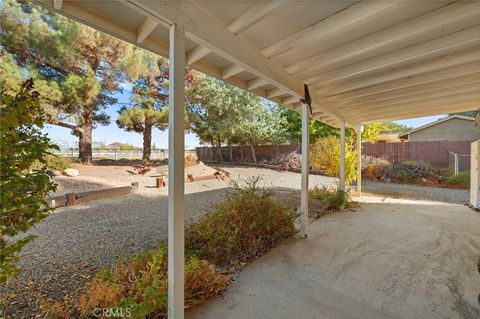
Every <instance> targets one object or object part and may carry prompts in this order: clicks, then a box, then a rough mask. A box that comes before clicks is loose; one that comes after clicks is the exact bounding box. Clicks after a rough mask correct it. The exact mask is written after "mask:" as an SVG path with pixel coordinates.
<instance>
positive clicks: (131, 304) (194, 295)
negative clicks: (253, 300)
mask: <svg viewBox="0 0 480 319" xmlns="http://www.w3.org/2000/svg"><path fill="white" fill-rule="evenodd" d="M167 266H168V252H167V247H166V245H165V244H161V245H159V246H158V248H157V249H156V250H154V251H148V252H143V253H141V254H138V255H136V256H134V257H133V258H131V259H130V260H121V261H120V262H119V263H118V264H117V266H116V267H115V268H114V269H113V270H103V271H101V272H99V273H98V274H97V275H96V276H95V278H94V279H93V280H92V282H91V283H90V284H89V285H88V286H87V292H86V293H85V295H84V296H82V298H81V301H80V305H79V308H80V311H81V313H82V314H83V315H84V316H91V315H93V314H94V313H93V312H94V311H95V309H107V308H108V309H113V310H112V311H113V312H115V311H116V312H117V313H119V312H121V311H123V313H129V314H131V317H132V318H166V317H167V295H168V291H167ZM229 283H230V278H229V277H228V276H226V275H223V274H221V273H219V272H217V271H216V270H215V268H214V267H213V266H212V265H210V264H209V263H208V262H207V261H205V260H200V259H198V258H197V257H195V256H189V257H186V260H185V306H186V307H191V306H195V305H198V304H200V303H203V302H204V301H205V300H206V299H207V298H209V297H211V296H214V295H218V294H220V293H221V292H223V291H224V290H225V289H226V287H227V286H228V285H229ZM120 310H121V311H120Z"/></svg>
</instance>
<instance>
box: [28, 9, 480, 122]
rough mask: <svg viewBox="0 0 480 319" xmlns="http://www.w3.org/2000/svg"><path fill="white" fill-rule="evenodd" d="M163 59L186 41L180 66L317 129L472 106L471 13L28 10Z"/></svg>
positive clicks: (476, 75) (475, 24) (478, 39)
mask: <svg viewBox="0 0 480 319" xmlns="http://www.w3.org/2000/svg"><path fill="white" fill-rule="evenodd" d="M34 2H36V3H39V4H41V5H43V6H45V7H47V8H49V9H51V10H54V11H57V12H59V13H61V14H64V15H66V16H68V17H71V18H73V19H76V20H78V21H80V22H82V23H85V24H87V25H90V26H92V27H94V28H97V29H99V30H102V31H105V32H107V33H110V34H112V35H114V36H116V37H119V38H121V39H123V40H126V41H128V42H131V43H133V44H135V45H138V46H140V47H143V48H145V49H148V50H150V51H153V52H155V53H157V54H160V55H162V56H164V57H167V56H168V52H169V40H168V39H169V37H168V35H169V32H168V30H169V28H170V26H171V25H173V24H176V25H177V26H181V27H182V29H184V30H185V35H186V39H185V49H186V51H187V54H186V59H187V64H188V65H189V66H190V67H191V68H193V69H196V70H198V71H201V72H204V73H206V74H209V75H212V76H214V77H217V78H219V79H224V80H226V81H229V82H230V83H233V84H235V85H237V86H239V87H241V88H244V89H247V90H249V91H251V92H253V93H255V94H257V95H259V96H262V97H265V98H267V99H270V100H272V101H274V102H278V103H281V104H284V105H287V106H288V107H290V108H293V109H296V110H299V108H300V106H301V104H300V103H299V99H300V98H301V97H303V95H304V89H303V84H304V83H306V84H308V86H309V89H310V94H311V96H312V103H313V114H312V116H313V117H314V118H315V119H317V120H319V121H322V122H324V123H327V124H331V125H334V126H338V125H339V120H345V121H346V122H347V123H348V124H350V125H352V126H353V125H359V124H364V123H369V122H373V121H382V120H398V119H405V118H412V117H420V116H428V115H436V114H445V113H453V112H460V111H469V110H473V109H476V108H478V107H479V106H480V91H479V90H478V87H479V84H480V2H478V1H468V0H467V1H447V0H439V1H403V0H395V1H367V0H364V1H354V0H346V1H316V2H315V1H313V2H312V1H285V0H275V1H226V0H225V1H142V0H110V1H67V0H64V1H62V0H53V1H52V0H35V1H34Z"/></svg>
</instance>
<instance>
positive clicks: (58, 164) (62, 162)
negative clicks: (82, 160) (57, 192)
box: [33, 154, 73, 172]
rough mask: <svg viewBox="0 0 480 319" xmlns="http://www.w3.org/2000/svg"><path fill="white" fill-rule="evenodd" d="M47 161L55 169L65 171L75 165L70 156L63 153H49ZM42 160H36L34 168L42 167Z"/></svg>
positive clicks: (46, 157)
mask: <svg viewBox="0 0 480 319" xmlns="http://www.w3.org/2000/svg"><path fill="white" fill-rule="evenodd" d="M45 161H46V163H47V165H48V167H50V168H51V169H53V170H56V171H59V172H63V171H64V170H66V169H67V168H70V167H72V166H73V161H72V159H71V158H70V157H65V156H61V155H56V154H48V155H46V156H45ZM41 165H42V164H41V163H40V162H38V161H37V162H35V164H34V165H33V167H34V168H38V167H41Z"/></svg>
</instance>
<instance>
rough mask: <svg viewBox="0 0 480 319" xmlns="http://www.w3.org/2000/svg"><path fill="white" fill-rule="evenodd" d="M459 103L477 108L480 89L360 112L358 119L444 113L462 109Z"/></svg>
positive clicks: (479, 102) (360, 120)
mask: <svg viewBox="0 0 480 319" xmlns="http://www.w3.org/2000/svg"><path fill="white" fill-rule="evenodd" d="M458 105H464V106H466V105H470V106H471V107H472V108H476V107H478V106H479V105H480V92H479V91H478V90H476V91H474V92H470V93H461V94H454V95H449V96H442V97H438V98H431V99H425V100H422V101H415V102H408V103H402V104H399V105H397V106H390V107H388V108H383V109H379V110H375V111H372V112H364V113H363V112H362V113H360V112H359V113H358V114H360V115H358V116H356V117H355V118H356V120H357V121H359V122H362V123H363V122H365V121H368V120H380V119H384V118H393V117H396V118H408V116H410V117H419V116H427V115H435V114H444V113H451V112H459V111H461V110H460V109H459V108H458Z"/></svg>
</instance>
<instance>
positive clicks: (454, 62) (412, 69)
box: [310, 45, 480, 94]
mask: <svg viewBox="0 0 480 319" xmlns="http://www.w3.org/2000/svg"><path fill="white" fill-rule="evenodd" d="M478 61H480V45H479V46H477V47H474V48H470V49H467V50H464V51H460V52H455V53H453V54H449V55H446V56H441V57H437V58H434V59H430V60H427V61H421V62H416V63H413V64H409V65H405V66H401V67H399V68H396V69H393V70H386V71H382V72H379V73H375V74H372V75H366V76H362V77H359V78H356V79H352V80H345V81H341V82H338V83H335V85H334V86H332V87H329V86H322V87H321V88H320V89H318V90H317V91H318V92H319V93H326V92H331V93H332V94H342V93H345V92H350V91H354V90H359V89H363V88H366V87H369V86H374V85H379V84H382V83H388V82H390V81H394V80H399V79H404V78H411V77H412V76H417V75H421V74H429V73H431V72H435V71H439V70H443V69H448V68H453V67H456V66H461V65H464V64H469V63H472V62H478ZM310 87H312V88H313V89H315V88H319V85H317V84H315V85H311V86H310Z"/></svg>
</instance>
